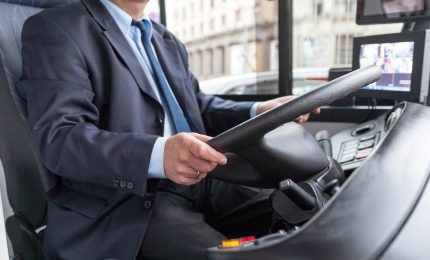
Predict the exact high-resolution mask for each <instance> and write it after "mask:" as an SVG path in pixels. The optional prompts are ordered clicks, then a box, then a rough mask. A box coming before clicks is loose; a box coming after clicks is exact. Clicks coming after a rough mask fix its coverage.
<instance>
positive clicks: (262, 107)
mask: <svg viewBox="0 0 430 260" xmlns="http://www.w3.org/2000/svg"><path fill="white" fill-rule="evenodd" d="M295 98H296V96H283V97H279V98H275V99H272V100H268V101H265V102H261V103H260V104H259V105H258V107H257V115H259V114H261V113H264V112H266V111H268V110H270V109H272V108H274V107H277V106H280V105H282V104H284V103H286V102H289V101H291V100H293V99H295ZM312 113H314V114H319V113H321V109H319V108H317V109H315V110H314V111H312ZM308 119H309V114H306V115H302V116H299V117H298V118H296V120H295V121H296V122H297V123H299V124H302V123H304V122H306V121H308Z"/></svg>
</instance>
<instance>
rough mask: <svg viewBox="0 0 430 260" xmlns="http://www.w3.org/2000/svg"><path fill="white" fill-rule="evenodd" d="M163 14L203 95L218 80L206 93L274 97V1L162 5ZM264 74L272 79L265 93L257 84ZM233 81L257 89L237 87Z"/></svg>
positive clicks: (185, 0)
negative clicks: (177, 39)
mask: <svg viewBox="0 0 430 260" xmlns="http://www.w3.org/2000/svg"><path fill="white" fill-rule="evenodd" d="M165 10H166V21H167V28H168V29H169V30H170V31H171V32H173V33H174V34H175V35H176V37H178V38H179V39H180V40H181V41H182V42H183V43H184V44H185V46H186V47H187V50H188V53H189V57H190V67H191V70H192V72H193V73H194V74H195V75H196V77H197V78H198V79H199V81H200V85H201V87H202V90H203V91H206V90H208V88H209V87H208V84H209V83H208V82H211V81H213V80H215V79H218V80H219V81H222V82H223V85H220V84H218V85H217V84H214V85H212V84H210V88H216V89H210V90H209V91H208V92H207V93H210V94H221V95H257V94H260V93H264V94H271V95H277V94H278V93H279V84H278V83H277V82H278V81H277V80H278V69H279V64H278V63H279V58H278V1H273V0H255V1H251V0H230V1H206V0H204V1H203V0H181V1H177V0H165ZM266 72H271V73H273V74H274V75H275V79H274V80H273V84H272V87H270V88H267V87H266V86H264V85H263V86H261V85H260V84H259V83H260V80H259V78H260V75H261V74H262V73H263V74H264V73H266ZM238 77H240V78H241V79H243V80H248V81H254V82H257V84H254V85H241V84H242V83H240V82H239V81H237V78H238ZM225 85H229V86H231V88H230V89H229V90H226V89H225V87H224V86H225ZM260 88H262V89H261V90H260Z"/></svg>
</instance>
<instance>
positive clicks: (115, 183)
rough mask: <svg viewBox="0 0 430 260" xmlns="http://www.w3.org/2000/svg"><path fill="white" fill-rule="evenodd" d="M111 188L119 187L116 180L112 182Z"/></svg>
mask: <svg viewBox="0 0 430 260" xmlns="http://www.w3.org/2000/svg"><path fill="white" fill-rule="evenodd" d="M113 186H114V187H119V180H117V179H115V180H113Z"/></svg>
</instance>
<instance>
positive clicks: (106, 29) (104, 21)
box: [82, 0, 161, 105]
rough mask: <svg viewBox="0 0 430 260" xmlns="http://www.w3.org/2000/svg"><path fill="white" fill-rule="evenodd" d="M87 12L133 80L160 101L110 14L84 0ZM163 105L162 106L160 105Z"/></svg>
mask: <svg viewBox="0 0 430 260" xmlns="http://www.w3.org/2000/svg"><path fill="white" fill-rule="evenodd" d="M82 2H83V4H84V5H85V6H86V8H87V10H88V11H89V12H90V14H91V15H92V16H93V17H94V19H95V20H96V21H97V23H98V24H99V25H100V26H101V27H102V29H103V35H104V36H105V37H106V39H107V40H108V41H109V42H110V44H111V45H112V47H113V49H114V50H115V52H116V53H117V55H118V56H119V57H120V58H121V59H122V61H123V62H124V64H125V65H126V66H127V68H128V69H129V71H130V72H131V74H132V75H133V78H134V79H135V80H136V83H137V85H138V86H139V88H140V89H141V90H142V91H143V92H144V93H145V94H147V95H149V96H150V97H152V98H153V99H154V100H155V101H156V102H158V103H159V100H158V98H157V96H156V94H155V92H154V90H153V89H152V87H151V85H150V83H149V81H148V79H147V78H146V76H145V73H144V72H143V71H142V67H141V66H140V64H139V61H138V60H137V58H136V56H135V55H134V52H133V50H132V49H131V47H130V45H129V44H128V42H127V40H126V39H125V37H124V35H123V34H122V32H121V31H120V29H119V28H118V26H117V25H116V23H115V20H113V18H112V16H111V15H110V14H109V12H108V11H107V10H106V9H105V8H104V6H103V5H102V4H101V3H100V2H99V1H96V0H82ZM160 105H161V104H160Z"/></svg>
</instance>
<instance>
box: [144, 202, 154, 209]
mask: <svg viewBox="0 0 430 260" xmlns="http://www.w3.org/2000/svg"><path fill="white" fill-rule="evenodd" d="M143 206H144V207H145V208H146V209H149V208H151V206H152V201H150V200H145V203H144V204H143Z"/></svg>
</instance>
